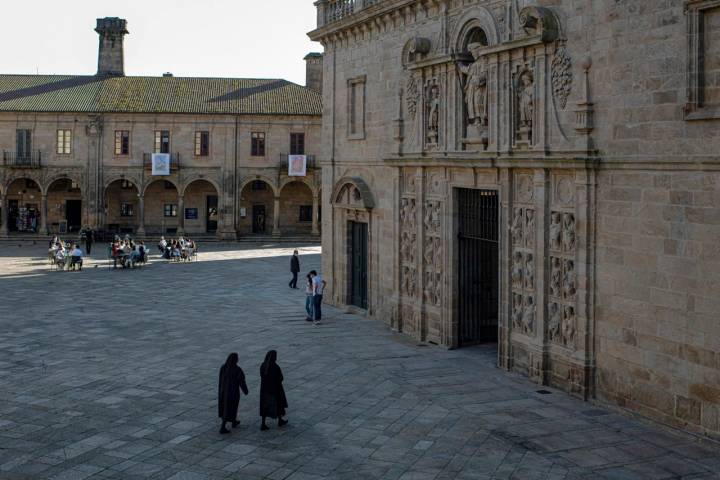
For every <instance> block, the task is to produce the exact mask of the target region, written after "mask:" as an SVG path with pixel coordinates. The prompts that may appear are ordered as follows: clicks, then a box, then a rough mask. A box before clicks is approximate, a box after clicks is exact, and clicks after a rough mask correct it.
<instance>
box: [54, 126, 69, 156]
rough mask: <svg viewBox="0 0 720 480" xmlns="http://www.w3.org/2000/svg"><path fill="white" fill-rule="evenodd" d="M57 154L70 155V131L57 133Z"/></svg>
mask: <svg viewBox="0 0 720 480" xmlns="http://www.w3.org/2000/svg"><path fill="white" fill-rule="evenodd" d="M57 153H58V155H70V153H72V130H58V131H57Z"/></svg>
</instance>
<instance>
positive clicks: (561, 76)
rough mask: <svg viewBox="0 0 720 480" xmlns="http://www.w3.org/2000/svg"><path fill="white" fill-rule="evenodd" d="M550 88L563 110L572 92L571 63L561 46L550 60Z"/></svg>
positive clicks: (563, 47)
mask: <svg viewBox="0 0 720 480" xmlns="http://www.w3.org/2000/svg"><path fill="white" fill-rule="evenodd" d="M552 87H553V95H554V96H555V98H556V99H557V101H558V102H559V103H560V107H561V108H563V109H564V108H565V106H566V105H567V99H568V97H569V96H570V91H571V90H572V61H571V60H570V55H569V54H568V52H567V49H566V48H565V45H563V44H560V45H559V46H558V47H557V49H556V50H555V56H554V57H553V60H552Z"/></svg>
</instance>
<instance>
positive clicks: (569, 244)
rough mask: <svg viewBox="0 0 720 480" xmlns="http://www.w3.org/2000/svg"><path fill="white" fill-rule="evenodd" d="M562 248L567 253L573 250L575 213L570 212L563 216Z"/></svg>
mask: <svg viewBox="0 0 720 480" xmlns="http://www.w3.org/2000/svg"><path fill="white" fill-rule="evenodd" d="M563 250H564V251H565V252H568V253H571V252H574V251H575V215H573V214H572V213H566V214H565V216H564V217H563Z"/></svg>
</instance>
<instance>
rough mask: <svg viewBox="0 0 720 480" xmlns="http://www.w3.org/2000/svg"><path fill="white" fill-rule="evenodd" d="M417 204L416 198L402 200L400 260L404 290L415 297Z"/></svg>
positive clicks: (401, 281) (401, 280) (406, 293)
mask: <svg viewBox="0 0 720 480" xmlns="http://www.w3.org/2000/svg"><path fill="white" fill-rule="evenodd" d="M416 253H417V206H416V201H415V199H414V198H403V199H401V200H400V260H401V263H402V269H401V279H400V283H401V288H402V292H403V293H404V294H405V295H407V296H409V297H415V295H416V293H417V268H416V263H415V261H416Z"/></svg>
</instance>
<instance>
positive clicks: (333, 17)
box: [317, 0, 382, 27]
mask: <svg viewBox="0 0 720 480" xmlns="http://www.w3.org/2000/svg"><path fill="white" fill-rule="evenodd" d="M381 1H382V0H320V1H319V2H318V3H317V6H318V9H319V12H318V13H319V15H318V23H319V25H318V27H321V26H323V25H327V24H328V23H333V22H336V21H338V20H340V19H343V18H345V17H349V16H350V15H352V14H353V13H355V12H358V11H360V10H362V9H363V8H367V7H370V6H372V5H375V4H376V3H380V2H381Z"/></svg>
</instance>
